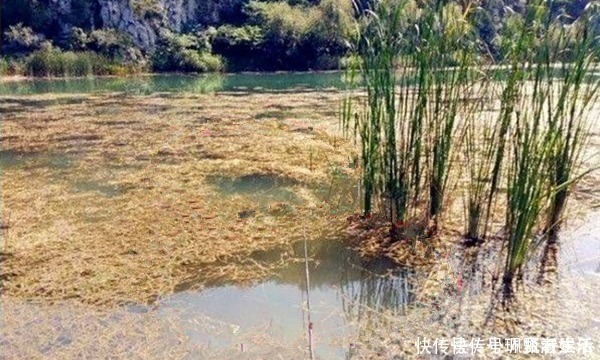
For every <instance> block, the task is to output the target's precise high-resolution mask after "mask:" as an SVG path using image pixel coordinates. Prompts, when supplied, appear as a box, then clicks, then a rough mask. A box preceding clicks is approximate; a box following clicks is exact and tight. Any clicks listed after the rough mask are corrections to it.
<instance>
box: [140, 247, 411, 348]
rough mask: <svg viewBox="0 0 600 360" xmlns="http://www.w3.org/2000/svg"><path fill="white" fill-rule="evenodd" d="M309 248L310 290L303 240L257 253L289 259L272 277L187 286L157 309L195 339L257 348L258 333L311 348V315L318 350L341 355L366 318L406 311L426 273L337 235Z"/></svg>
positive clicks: (220, 345) (215, 344)
mask: <svg viewBox="0 0 600 360" xmlns="http://www.w3.org/2000/svg"><path fill="white" fill-rule="evenodd" d="M307 253H308V257H309V259H310V260H308V281H309V284H310V286H309V287H308V288H307V286H306V279H307V278H306V276H307V268H306V262H305V261H304V259H303V256H304V243H302V242H300V243H296V244H294V245H292V246H290V247H288V248H282V249H274V250H270V251H261V252H256V253H254V254H252V256H251V258H252V259H254V260H255V261H261V262H267V263H268V262H276V261H278V260H280V259H281V258H282V257H285V258H288V259H289V260H288V261H286V265H284V266H283V267H281V268H280V269H279V270H278V271H276V273H275V274H273V276H272V277H270V278H268V279H265V280H263V281H260V282H258V283H254V284H251V285H249V286H236V285H233V284H230V285H228V284H219V286H217V285H215V286H212V287H209V288H206V289H204V290H203V291H184V292H180V293H177V294H175V295H173V296H171V297H169V298H166V299H164V300H163V301H160V302H159V305H158V307H157V309H156V310H154V311H157V312H158V313H159V314H161V315H159V316H164V317H166V318H171V321H177V322H178V323H179V324H180V325H182V329H184V330H183V331H184V333H185V335H186V336H187V337H188V339H189V341H190V342H192V343H196V344H197V345H203V346H205V347H213V348H215V349H236V348H241V349H245V350H247V351H250V352H254V353H255V352H256V351H257V349H260V347H261V345H260V343H257V342H256V341H254V340H253V338H256V337H261V336H265V337H268V338H269V341H271V342H278V343H280V344H290V343H297V344H298V345H300V346H301V348H306V346H307V344H308V341H309V340H308V323H309V318H308V316H310V321H311V322H312V324H313V326H312V327H313V335H314V340H313V342H314V346H315V354H316V355H317V356H318V357H319V358H322V359H341V358H344V357H346V356H347V355H349V351H350V350H351V347H352V339H354V338H356V337H357V336H358V333H359V332H360V331H361V330H365V329H362V327H364V326H365V322H364V321H360V320H361V319H364V318H368V317H372V318H373V321H374V322H375V321H377V319H379V320H382V318H378V315H380V314H383V313H386V314H388V315H400V314H403V313H404V311H405V310H406V308H407V306H408V305H409V304H411V303H412V302H413V301H414V299H415V293H414V289H413V286H414V283H415V281H417V279H418V278H419V276H421V277H422V274H418V273H417V272H415V271H414V270H410V269H405V268H399V267H397V266H394V265H393V263H391V261H387V260H385V259H380V260H371V261H367V260H365V259H363V258H361V257H360V255H359V254H358V253H356V252H355V251H353V250H351V249H350V248H348V247H346V246H344V244H342V243H340V242H338V241H322V242H307ZM309 301H310V311H309V307H308V302H309ZM136 310H137V311H140V310H141V308H139V307H138V308H136ZM134 311H135V310H134ZM309 312H310V315H309ZM173 314H177V315H176V317H175V318H173ZM200 324H202V325H200ZM263 350H264V349H263Z"/></svg>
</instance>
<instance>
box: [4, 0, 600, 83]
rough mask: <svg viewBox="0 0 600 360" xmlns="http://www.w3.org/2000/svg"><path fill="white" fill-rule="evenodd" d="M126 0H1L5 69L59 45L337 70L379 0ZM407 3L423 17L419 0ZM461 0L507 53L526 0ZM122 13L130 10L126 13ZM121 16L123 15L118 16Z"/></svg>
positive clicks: (569, 13) (196, 61) (156, 67)
mask: <svg viewBox="0 0 600 360" xmlns="http://www.w3.org/2000/svg"><path fill="white" fill-rule="evenodd" d="M125 1H126V0H119V1H116V2H114V4H113V5H111V6H115V4H116V6H119V8H118V9H120V10H117V13H115V11H112V12H111V11H109V10H111V9H110V8H108V7H107V6H109V5H107V3H106V1H104V0H61V1H57V2H48V1H42V0H5V1H3V5H2V12H1V17H2V19H1V31H2V46H1V47H2V55H3V56H4V57H9V58H10V59H4V60H3V61H2V63H3V64H4V65H3V66H2V69H7V68H11V69H12V70H10V71H8V72H18V68H19V66H14V64H16V63H21V64H22V65H21V66H20V67H21V68H23V67H27V66H25V65H23V63H24V61H25V60H24V59H26V58H28V57H30V55H31V54H32V53H35V52H39V51H42V47H44V46H45V47H46V48H48V47H52V48H53V49H54V50H53V51H54V52H55V53H58V52H61V51H63V52H75V53H88V52H89V53H95V54H97V55H98V56H100V57H102V58H103V59H104V61H105V62H112V63H120V64H124V66H125V67H127V68H129V69H138V70H146V71H192V72H204V71H216V70H221V69H223V68H226V69H227V70H229V71H243V70H255V71H258V70H261V71H273V70H311V69H312V70H316V69H334V68H337V67H338V65H339V63H340V59H343V58H344V56H345V55H346V54H347V51H348V48H347V39H348V38H349V37H351V36H352V34H353V33H354V32H355V31H356V28H357V27H356V24H357V23H358V22H360V21H361V20H360V19H361V18H363V17H364V15H365V13H364V12H365V9H366V8H368V4H369V3H370V2H371V1H372V0H357V1H354V2H353V1H351V0H226V1H216V0H207V1H201V2H193V1H186V0H184V1H182V2H181V3H178V5H177V4H172V3H171V2H170V1H171V0H136V1H129V2H125ZM384 1H389V2H405V0H384ZM407 1H408V3H409V5H408V6H410V7H412V8H413V9H414V12H415V17H414V18H417V17H418V11H419V10H418V8H419V6H422V4H421V5H419V4H420V3H419V2H417V1H414V0H407ZM440 1H444V2H452V1H449V0H440ZM589 2H590V1H589V0H575V1H566V0H554V1H553V5H552V12H553V16H554V17H556V18H559V19H561V22H562V23H563V24H567V25H568V24H569V23H571V22H572V21H573V20H574V19H576V18H577V17H578V16H580V15H581V14H582V12H583V11H584V8H585V7H586V6H587V5H588V3H589ZM455 3H456V6H455V7H456V11H460V9H461V7H463V8H464V7H472V8H473V9H475V10H474V11H470V13H471V14H472V16H471V18H470V22H471V26H474V28H475V29H477V32H478V33H479V37H480V38H481V40H482V43H481V51H482V52H485V53H486V54H491V55H493V56H494V57H495V58H501V57H502V56H504V54H505V53H506V51H507V50H506V49H507V46H509V45H508V43H509V42H510V39H511V35H510V31H511V30H510V29H511V27H514V23H515V22H518V21H519V19H520V17H521V14H522V13H523V9H524V4H523V2H522V1H520V0H477V1H472V2H455ZM123 9H125V10H127V11H125V10H123ZM113 10H114V9H113ZM119 11H121V12H122V13H118V12H119ZM125 13H131V14H130V15H127V16H132V18H129V19H126V20H127V21H124V20H123V19H125V18H123V17H124V16H126V14H125ZM115 16H116V17H117V19H118V20H119V21H116V22H115V21H113V20H114V17H115ZM111 17H113V18H111ZM448 19H450V20H449V21H451V19H452V17H451V16H449V17H448ZM412 20H414V19H406V21H405V23H406V24H410V23H411V21H412ZM108 23H111V24H113V25H114V24H121V25H122V24H124V23H125V24H126V25H122V26H121V25H119V28H116V27H110V26H108V25H107V24H108ZM127 24H129V25H127ZM131 24H134V25H135V26H134V25H131ZM511 24H513V25H511ZM599 24H600V22H599ZM115 26H116V25H115ZM596 28H597V29H600V25H599V26H597V27H596ZM140 34H142V35H143V36H141V35H140ZM141 37H144V39H146V40H147V41H150V40H148V39H151V40H152V41H151V42H150V45H149V46H142V45H141V44H140V41H141V40H140V38H141ZM38 57H40V58H44V56H41V55H40V56H38ZM8 63H13V66H9V65H6V64H8ZM3 72H4V73H6V72H7V70H3Z"/></svg>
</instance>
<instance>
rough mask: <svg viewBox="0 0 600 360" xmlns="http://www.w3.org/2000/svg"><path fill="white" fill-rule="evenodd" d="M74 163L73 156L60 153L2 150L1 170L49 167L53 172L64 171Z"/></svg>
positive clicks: (0, 156) (0, 154)
mask: <svg viewBox="0 0 600 360" xmlns="http://www.w3.org/2000/svg"><path fill="white" fill-rule="evenodd" d="M73 162H74V159H73V157H72V156H68V155H65V154H60V153H43V152H22V151H15V150H0V169H10V168H21V167H33V168H37V167H47V168H49V169H53V170H62V169H67V168H69V167H71V166H72V165H73Z"/></svg>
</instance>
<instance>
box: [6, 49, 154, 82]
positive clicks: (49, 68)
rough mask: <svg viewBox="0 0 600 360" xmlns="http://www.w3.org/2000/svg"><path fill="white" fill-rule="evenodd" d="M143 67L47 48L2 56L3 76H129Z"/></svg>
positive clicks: (85, 53) (97, 55) (96, 56)
mask: <svg viewBox="0 0 600 360" xmlns="http://www.w3.org/2000/svg"><path fill="white" fill-rule="evenodd" d="M142 70H143V69H142V68H140V67H139V66H134V65H123V64H121V63H119V62H117V61H113V60H110V59H108V58H106V57H104V56H102V55H99V54H96V53H93V52H75V51H60V50H58V49H43V50H39V51H36V52H34V53H32V54H30V55H28V56H26V57H23V58H1V59H0V74H1V75H25V76H33V77H82V76H92V75H128V74H132V73H136V72H141V71H142Z"/></svg>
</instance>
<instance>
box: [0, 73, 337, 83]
mask: <svg viewBox="0 0 600 360" xmlns="http://www.w3.org/2000/svg"><path fill="white" fill-rule="evenodd" d="M341 72H343V70H306V71H283V70H281V71H240V72H206V73H184V72H141V73H132V74H127V75H89V76H26V75H2V76H0V84H1V83H9V82H21V81H42V80H43V81H57V80H81V79H126V78H131V77H160V76H182V77H203V76H223V77H226V76H233V75H255V76H258V75H267V76H269V75H282V74H283V75H285V74H290V75H292V74H334V73H341Z"/></svg>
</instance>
